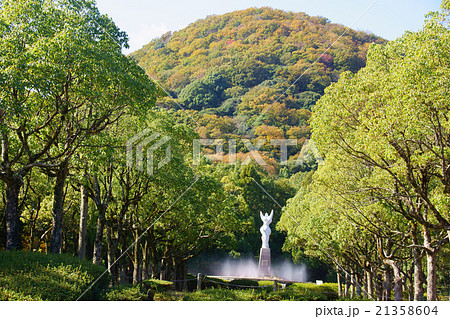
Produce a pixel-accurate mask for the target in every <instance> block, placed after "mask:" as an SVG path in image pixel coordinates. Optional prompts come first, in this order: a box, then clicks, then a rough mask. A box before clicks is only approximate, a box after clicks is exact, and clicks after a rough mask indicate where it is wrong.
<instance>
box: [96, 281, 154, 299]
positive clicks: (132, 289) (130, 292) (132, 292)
mask: <svg viewBox="0 0 450 319" xmlns="http://www.w3.org/2000/svg"><path fill="white" fill-rule="evenodd" d="M143 290H144V288H143V286H142V285H135V286H133V285H118V286H115V287H111V288H109V289H107V290H106V291H104V292H103V293H102V295H101V300H107V301H140V300H152V297H153V295H150V296H149V295H148V294H146V293H145V292H144V291H143Z"/></svg>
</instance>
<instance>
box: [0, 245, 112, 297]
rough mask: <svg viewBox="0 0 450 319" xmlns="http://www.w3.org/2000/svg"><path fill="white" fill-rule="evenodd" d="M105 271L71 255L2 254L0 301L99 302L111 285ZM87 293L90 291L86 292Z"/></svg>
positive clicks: (18, 252) (0, 255)
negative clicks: (103, 292) (104, 291)
mask: <svg viewBox="0 0 450 319" xmlns="http://www.w3.org/2000/svg"><path fill="white" fill-rule="evenodd" d="M105 270H106V269H105V268H104V267H102V266H98V265H93V264H92V263H90V262H89V261H87V260H80V259H78V258H76V257H72V256H70V255H65V254H61V255H46V254H42V253H35V252H21V251H13V252H5V251H2V252H0V300H55V301H60V300H76V299H78V298H79V297H80V296H81V295H82V294H83V293H84V292H85V294H84V295H83V297H82V298H81V299H83V300H97V299H98V297H99V294H100V292H101V291H102V290H104V289H105V288H106V287H107V286H108V284H109V279H110V278H109V274H107V273H106V274H104V275H103V276H102V277H101V278H100V279H99V280H98V281H97V282H96V283H95V285H94V286H93V287H92V288H90V289H89V290H87V289H88V288H89V287H90V285H91V284H92V283H93V282H94V281H95V280H97V279H98V278H99V277H100V276H101V275H102V274H103V273H104V272H105ZM86 290H87V291H86Z"/></svg>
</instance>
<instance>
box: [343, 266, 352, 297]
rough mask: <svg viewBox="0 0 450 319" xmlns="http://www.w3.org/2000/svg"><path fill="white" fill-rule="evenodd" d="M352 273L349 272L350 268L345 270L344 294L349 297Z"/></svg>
mask: <svg viewBox="0 0 450 319" xmlns="http://www.w3.org/2000/svg"><path fill="white" fill-rule="evenodd" d="M350 284H351V283H350V274H349V273H348V270H347V271H346V272H345V286H344V295H345V298H348V297H349V293H350Z"/></svg>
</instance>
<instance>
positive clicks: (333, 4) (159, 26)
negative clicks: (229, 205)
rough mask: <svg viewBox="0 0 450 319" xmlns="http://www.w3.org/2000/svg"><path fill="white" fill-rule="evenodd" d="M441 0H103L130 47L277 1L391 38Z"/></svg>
mask: <svg viewBox="0 0 450 319" xmlns="http://www.w3.org/2000/svg"><path fill="white" fill-rule="evenodd" d="M440 3H441V1H440V0H276V1H274V0H220V1H216V0H189V1H182V0H157V1H155V0H97V6H98V8H99V9H100V12H101V13H104V14H107V15H108V16H110V17H112V19H113V20H114V22H115V23H116V25H117V26H119V28H120V29H122V30H124V31H126V32H127V33H128V36H129V38H130V41H129V44H130V49H128V50H126V51H125V53H130V52H133V51H135V50H138V49H140V48H141V47H142V46H143V45H145V44H147V43H148V42H150V41H151V40H153V39H154V38H157V37H159V36H161V35H163V34H164V33H166V32H168V31H176V30H180V29H182V28H184V27H186V26H188V25H189V24H190V23H192V22H194V21H196V20H198V19H204V18H206V17H207V16H208V15H213V14H215V15H220V14H224V13H227V12H232V11H235V10H243V9H247V8H250V7H271V8H275V9H282V10H285V11H293V12H305V13H306V14H308V15H311V16H323V17H326V18H328V19H329V20H330V21H331V22H333V23H340V24H343V25H345V26H347V27H351V28H352V29H355V30H360V31H367V32H371V33H374V34H376V35H378V36H381V37H383V38H385V39H387V40H394V39H396V38H398V37H400V36H401V35H402V34H403V33H404V32H405V31H417V30H419V29H420V28H421V27H422V26H423V22H424V17H425V14H426V13H428V12H429V11H437V10H439V6H440Z"/></svg>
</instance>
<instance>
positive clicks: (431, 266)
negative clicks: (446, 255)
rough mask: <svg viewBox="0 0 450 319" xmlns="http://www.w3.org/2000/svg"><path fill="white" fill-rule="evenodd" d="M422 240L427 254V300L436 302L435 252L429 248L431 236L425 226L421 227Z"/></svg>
mask: <svg viewBox="0 0 450 319" xmlns="http://www.w3.org/2000/svg"><path fill="white" fill-rule="evenodd" d="M423 238H424V246H425V247H426V249H425V252H426V254H427V300H428V301H437V300H438V299H437V287H436V282H437V273H436V263H437V251H436V249H435V248H433V247H432V246H431V236H430V233H429V231H428V229H427V228H426V227H425V226H424V227H423Z"/></svg>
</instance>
